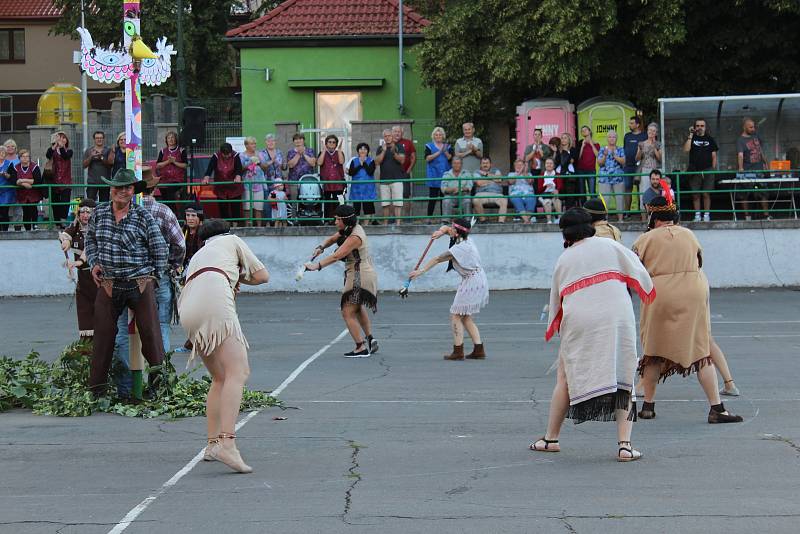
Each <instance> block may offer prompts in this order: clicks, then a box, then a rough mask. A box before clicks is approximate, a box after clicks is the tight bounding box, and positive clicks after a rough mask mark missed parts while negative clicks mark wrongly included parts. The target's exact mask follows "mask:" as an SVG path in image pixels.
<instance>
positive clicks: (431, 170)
mask: <svg viewBox="0 0 800 534" xmlns="http://www.w3.org/2000/svg"><path fill="white" fill-rule="evenodd" d="M444 140H445V133H444V129H443V128H442V127H440V126H437V127H436V128H434V129H433V132H431V142H430V143H428V144H426V145H425V163H426V165H425V168H426V171H427V172H426V176H427V177H428V181H427V184H428V197H429V199H428V217H431V216H432V215H433V212H434V211H436V203H437V202H439V203H440V206H439V212H440V213H441V209H442V208H441V202H442V176H443V175H444V173H446V172H447V171H449V170H450V168H451V165H450V160H451V159H453V154H454V152H453V147H452V146H450V145H449V144H447V143H445V141H444Z"/></svg>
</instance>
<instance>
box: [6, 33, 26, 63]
mask: <svg viewBox="0 0 800 534" xmlns="http://www.w3.org/2000/svg"><path fill="white" fill-rule="evenodd" d="M14 32H22V40H23V42H24V41H25V28H0V39H3V38H7V39H8V51H9V59H0V64H2V65H8V64H14V63H16V64H21V63H25V52H26V51H25V50H23V56H22V58H18V57H16V54H15V49H14ZM6 35H7V37H5V36H6Z"/></svg>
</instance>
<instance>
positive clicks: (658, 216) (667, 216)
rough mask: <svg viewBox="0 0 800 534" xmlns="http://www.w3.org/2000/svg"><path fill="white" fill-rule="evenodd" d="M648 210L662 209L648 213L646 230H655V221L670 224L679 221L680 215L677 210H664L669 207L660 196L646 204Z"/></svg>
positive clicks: (665, 200)
mask: <svg viewBox="0 0 800 534" xmlns="http://www.w3.org/2000/svg"><path fill="white" fill-rule="evenodd" d="M647 205H648V206H649V207H650V208H662V209H659V210H651V211H650V220H649V221H648V224H647V227H648V228H655V222H656V221H664V222H672V223H677V222H678V221H680V218H681V217H680V213H678V210H677V209H675V210H664V209H663V208H666V207H667V206H669V204H668V203H667V199H666V198H664V197H662V196H660V195H659V196H657V197H655V198H654V199H653V200H651V201H650V202H648V203H647Z"/></svg>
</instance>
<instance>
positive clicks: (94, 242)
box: [86, 202, 169, 280]
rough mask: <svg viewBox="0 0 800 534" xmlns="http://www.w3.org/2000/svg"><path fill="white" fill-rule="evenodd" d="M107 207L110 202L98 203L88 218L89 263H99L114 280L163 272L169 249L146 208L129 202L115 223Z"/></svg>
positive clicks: (104, 274)
mask: <svg viewBox="0 0 800 534" xmlns="http://www.w3.org/2000/svg"><path fill="white" fill-rule="evenodd" d="M111 206H112V204H111V202H104V203H102V204H100V205H99V206H97V208H95V210H94V213H92V218H91V219H89V230H88V231H87V232H86V257H87V258H88V259H89V265H90V266H92V267H94V266H95V265H100V266H102V268H103V276H104V277H105V278H113V279H118V280H126V279H131V278H137V277H140V276H146V275H153V276H157V275H158V273H162V272H164V271H165V270H166V268H167V256H168V253H169V249H168V248H167V242H166V241H164V236H162V235H161V230H160V229H159V227H158V223H156V221H155V219H154V218H153V216H152V215H150V212H149V211H148V210H147V208H145V207H144V206H139V205H137V204H134V203H131V207H130V210H129V211H128V214H127V215H126V216H125V217H124V218H123V219H122V220H121V221H120V222H119V223H117V222H116V221H115V219H114V211H113V209H112V207H111Z"/></svg>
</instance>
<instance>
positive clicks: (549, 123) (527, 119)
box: [517, 98, 575, 158]
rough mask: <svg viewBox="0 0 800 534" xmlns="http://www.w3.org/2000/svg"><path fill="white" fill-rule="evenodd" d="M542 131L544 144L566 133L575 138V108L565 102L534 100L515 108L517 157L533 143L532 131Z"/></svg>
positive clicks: (544, 99) (547, 99)
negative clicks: (538, 129)
mask: <svg viewBox="0 0 800 534" xmlns="http://www.w3.org/2000/svg"><path fill="white" fill-rule="evenodd" d="M537 128H540V129H541V130H542V139H544V142H545V143H547V141H548V140H549V139H550V138H551V137H557V136H560V135H561V134H562V133H564V132H566V133H568V134H570V135H572V137H573V139H574V138H575V106H574V105H572V104H570V103H569V101H567V100H559V99H554V98H536V99H533V100H526V101H525V102H523V103H522V104H521V105H519V106H517V157H518V158H521V157H522V156H523V154H524V152H525V147H526V146H528V145H529V144H531V143H533V131H534V130H535V129H537Z"/></svg>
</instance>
